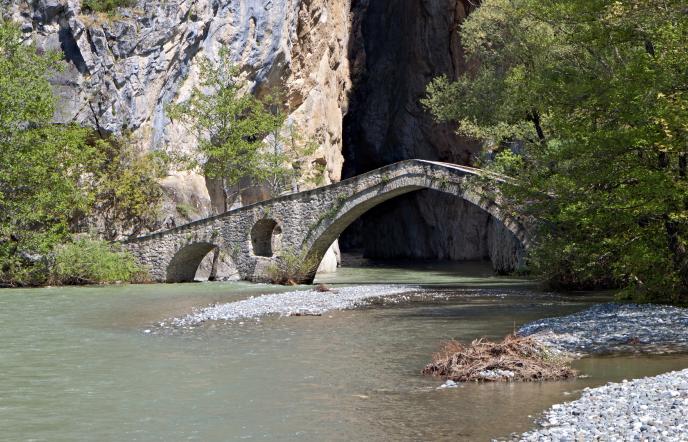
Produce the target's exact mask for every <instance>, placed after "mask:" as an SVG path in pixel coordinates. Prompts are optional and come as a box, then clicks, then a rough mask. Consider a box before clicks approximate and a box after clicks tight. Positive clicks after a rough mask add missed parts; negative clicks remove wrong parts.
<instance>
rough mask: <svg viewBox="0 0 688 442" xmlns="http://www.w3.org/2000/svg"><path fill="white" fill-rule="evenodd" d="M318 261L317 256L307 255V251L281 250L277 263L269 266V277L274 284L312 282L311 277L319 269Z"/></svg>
mask: <svg viewBox="0 0 688 442" xmlns="http://www.w3.org/2000/svg"><path fill="white" fill-rule="evenodd" d="M319 264H320V261H318V260H317V259H316V258H315V257H309V256H307V253H306V251H304V250H302V251H301V252H296V251H294V250H293V249H286V250H283V251H282V252H280V254H279V256H278V257H277V263H275V264H271V265H270V267H269V268H268V277H269V278H270V281H271V282H272V283H273V284H281V285H297V284H302V283H305V282H310V279H311V277H312V276H313V274H314V273H315V272H316V270H317V269H318V265H319Z"/></svg>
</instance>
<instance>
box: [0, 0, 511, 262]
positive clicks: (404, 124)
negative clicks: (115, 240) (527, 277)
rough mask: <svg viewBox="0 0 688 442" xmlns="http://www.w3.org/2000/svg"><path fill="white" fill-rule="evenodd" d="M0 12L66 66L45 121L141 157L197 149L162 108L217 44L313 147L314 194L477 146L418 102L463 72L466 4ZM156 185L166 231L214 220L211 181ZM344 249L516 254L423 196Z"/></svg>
mask: <svg viewBox="0 0 688 442" xmlns="http://www.w3.org/2000/svg"><path fill="white" fill-rule="evenodd" d="M2 1H3V2H4V3H0V4H3V5H5V6H3V11H2V12H3V15H5V16H8V17H11V18H12V19H14V20H15V21H17V22H18V23H19V24H20V26H21V28H22V30H23V32H24V33H25V35H27V37H29V36H31V37H33V38H34V39H35V40H36V41H37V43H38V45H39V47H41V48H43V49H54V50H60V51H62V52H63V53H64V54H65V59H66V60H67V62H68V68H67V69H66V70H65V71H64V72H62V73H60V74H58V75H57V76H56V77H55V79H54V84H55V90H56V91H57V93H58V94H59V95H60V97H61V101H60V106H59V110H58V113H57V115H56V120H58V121H77V122H82V123H86V124H88V125H91V126H93V127H96V128H98V129H99V130H100V131H102V132H106V133H122V132H127V133H130V134H131V139H132V142H134V143H135V144H136V145H138V147H139V148H140V149H141V150H155V149H165V150H169V151H182V152H194V149H195V143H194V141H193V140H192V139H191V137H190V136H189V134H188V133H187V131H186V130H185V128H184V127H182V126H181V125H179V124H178V123H177V122H175V121H170V119H169V118H168V116H167V114H166V106H167V104H169V103H171V102H175V101H178V100H183V99H185V98H186V97H187V96H188V94H189V91H190V90H191V89H192V87H193V86H195V85H196V84H197V83H198V62H199V60H200V57H208V58H210V59H211V60H216V59H217V57H218V54H219V51H220V49H221V48H222V47H227V48H229V51H230V54H231V56H232V58H233V61H234V62H235V63H236V65H238V66H240V67H241V68H242V73H243V75H244V77H245V78H246V79H247V80H248V81H249V84H250V85H251V87H252V88H253V89H254V92H256V93H257V94H259V95H260V94H262V93H265V92H266V91H268V90H270V89H271V88H273V87H279V88H280V89H282V90H283V91H284V92H285V93H286V97H287V101H288V105H289V110H290V118H292V120H293V121H294V122H295V123H296V124H297V125H298V126H299V127H300V128H301V130H302V131H303V132H304V134H305V135H306V136H308V137H311V138H313V139H315V140H317V141H318V142H319V144H320V148H319V149H318V151H317V152H316V153H315V154H314V155H313V156H312V158H311V160H312V163H313V164H319V165H323V164H324V165H325V170H326V173H325V175H326V176H325V183H329V182H334V181H338V180H339V179H341V177H342V175H344V176H345V177H346V176H353V175H356V174H359V173H362V172H365V171H367V170H370V169H373V168H376V167H379V166H382V165H385V164H389V163H391V162H395V161H398V160H402V159H407V158H424V159H431V160H442V161H449V162H454V163H460V164H468V163H470V159H471V155H472V154H473V152H475V151H476V150H477V149H478V146H477V145H476V143H474V142H471V141H470V140H465V139H462V138H460V137H458V136H457V135H456V134H455V133H454V130H453V128H452V126H451V125H437V124H435V123H434V122H433V121H432V117H431V116H430V115H429V114H428V113H427V112H426V111H425V110H424V109H423V108H422V107H421V105H420V104H419V99H420V98H421V97H422V96H423V95H424V91H425V87H426V85H427V83H428V82H429V81H430V80H431V79H432V78H433V77H435V76H436V75H439V74H445V75H448V76H449V77H452V78H455V77H456V76H457V75H459V74H460V73H461V72H462V71H463V70H464V69H465V66H464V61H463V54H462V53H461V49H460V44H459V43H460V42H459V35H458V25H459V24H460V23H461V21H462V20H464V19H465V17H466V15H467V14H468V13H469V11H470V9H471V8H472V7H473V6H471V5H472V3H471V2H470V1H469V0H392V1H388V0H269V1H267V0H166V1H143V0H140V1H139V2H138V6H137V7H136V8H132V9H123V10H120V11H119V12H118V14H117V15H115V16H112V17H107V16H104V15H92V14H83V13H82V11H81V7H80V1H79V0H33V1H31V2H27V1H20V0H2ZM8 2H9V3H8ZM345 159H346V161H345ZM163 185H164V187H165V189H166V194H167V202H166V204H165V207H164V210H165V213H166V216H167V218H166V219H165V221H164V223H163V225H164V226H172V225H175V224H180V223H183V222H185V221H188V220H189V218H193V219H195V218H201V217H205V216H208V215H210V214H212V213H216V212H218V211H220V210H223V208H224V207H223V201H222V198H221V192H220V191H218V183H215V182H212V181H207V180H205V179H204V178H203V177H201V176H199V175H196V174H194V173H190V172H184V171H178V172H172V174H171V175H170V176H169V177H168V178H166V179H165V180H164V182H163ZM255 197H256V195H250V194H245V195H243V199H244V201H243V202H244V203H246V202H251V201H252V198H255ZM181 205H184V206H185V210H183V211H181V210H176V207H177V206H181ZM189 208H191V209H192V210H191V211H189V210H188V209H189ZM189 213H190V214H189ZM344 237H345V239H346V241H345V242H346V244H347V245H348V246H349V248H356V247H362V246H363V245H365V251H366V254H367V255H368V256H372V257H420V258H442V259H479V258H480V259H483V258H492V260H493V262H495V263H499V265H498V267H499V268H501V269H503V270H508V269H509V267H510V266H513V264H514V263H515V260H514V256H515V253H516V252H515V251H516V250H517V249H518V247H517V244H516V242H515V239H514V238H513V237H511V236H510V235H509V234H508V231H506V230H505V229H504V228H503V227H502V226H500V225H499V224H498V223H496V222H495V221H494V220H492V219H491V218H490V216H489V215H487V214H486V213H484V212H481V211H480V210H479V209H477V208H476V207H473V206H471V205H470V204H468V203H464V202H462V201H457V200H456V199H455V198H451V197H447V196H444V195H442V194H438V193H435V192H432V191H423V192H418V193H416V194H413V195H408V196H405V197H401V198H398V199H395V200H393V201H389V202H387V203H385V204H383V205H382V206H380V207H378V208H376V209H375V210H373V211H371V212H370V213H369V214H367V215H366V216H365V217H364V218H363V219H362V220H360V221H359V222H357V223H356V224H355V225H354V226H353V227H352V228H351V229H349V230H348V231H347V232H346V234H345V236H344ZM497 238H499V240H497ZM328 259H329V261H330V266H331V265H332V262H333V255H332V256H330V257H329V258H328Z"/></svg>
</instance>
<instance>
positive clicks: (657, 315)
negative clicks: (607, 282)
mask: <svg viewBox="0 0 688 442" xmlns="http://www.w3.org/2000/svg"><path fill="white" fill-rule="evenodd" d="M518 334H519V335H521V336H532V337H534V338H536V339H538V340H539V341H541V342H543V343H545V344H547V345H549V346H550V347H552V348H553V349H555V350H558V351H562V352H568V353H577V354H602V353H615V352H650V353H677V352H686V351H688V309H687V308H680V307H671V306H665V305H655V304H620V303H609V304H599V305H595V306H593V307H591V308H589V309H587V310H584V311H582V312H580V313H576V314H573V315H568V316H562V317H558V318H546V319H542V320H538V321H534V322H531V323H528V324H526V325H524V326H523V327H521V328H520V329H519V330H518Z"/></svg>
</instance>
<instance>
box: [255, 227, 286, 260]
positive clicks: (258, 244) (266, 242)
mask: <svg viewBox="0 0 688 442" xmlns="http://www.w3.org/2000/svg"><path fill="white" fill-rule="evenodd" d="M281 242H282V228H281V227H280V226H279V224H277V221H275V220H274V219H270V218H265V219H261V220H259V221H258V222H256V224H255V225H254V226H253V228H252V229H251V245H252V247H253V254H254V255H256V256H265V257H271V256H273V255H274V254H275V253H276V252H277V251H279V249H280V246H281Z"/></svg>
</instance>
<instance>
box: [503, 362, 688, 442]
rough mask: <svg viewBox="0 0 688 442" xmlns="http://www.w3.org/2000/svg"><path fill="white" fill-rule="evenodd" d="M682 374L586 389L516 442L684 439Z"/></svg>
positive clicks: (687, 397)
mask: <svg viewBox="0 0 688 442" xmlns="http://www.w3.org/2000/svg"><path fill="white" fill-rule="evenodd" d="M687 412H688V370H682V371H674V372H670V373H665V374H662V375H659V376H654V377H649V378H642V379H635V380H633V381H623V382H618V383H609V384H607V385H605V386H603V387H598V388H586V389H585V390H584V392H583V395H582V396H581V398H580V399H578V400H576V401H573V402H568V403H565V404H562V405H554V406H552V408H550V409H549V410H548V411H546V412H545V414H544V417H543V418H542V419H541V421H540V428H538V429H537V430H534V431H529V432H527V433H524V434H522V435H521V436H519V437H517V438H516V439H517V440H521V441H594V440H600V441H660V440H661V441H685V440H688V419H687V418H686V414H687Z"/></svg>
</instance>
